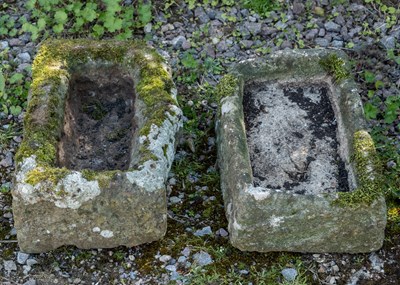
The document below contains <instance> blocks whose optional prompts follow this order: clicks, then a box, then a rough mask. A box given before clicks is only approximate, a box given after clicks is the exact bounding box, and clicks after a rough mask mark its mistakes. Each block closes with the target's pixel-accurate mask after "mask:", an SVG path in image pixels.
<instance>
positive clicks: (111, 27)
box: [104, 17, 122, 33]
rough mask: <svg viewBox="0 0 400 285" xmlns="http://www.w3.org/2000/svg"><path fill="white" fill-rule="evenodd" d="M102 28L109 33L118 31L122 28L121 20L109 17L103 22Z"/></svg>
mask: <svg viewBox="0 0 400 285" xmlns="http://www.w3.org/2000/svg"><path fill="white" fill-rule="evenodd" d="M104 27H106V28H107V30H108V31H109V32H111V33H113V32H115V31H117V30H120V29H121V28H122V19H119V18H115V17H110V18H109V19H107V20H106V21H105V22H104Z"/></svg>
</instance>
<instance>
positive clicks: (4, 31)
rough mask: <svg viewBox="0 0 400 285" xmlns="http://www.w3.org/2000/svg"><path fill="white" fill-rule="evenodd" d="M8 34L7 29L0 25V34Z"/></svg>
mask: <svg viewBox="0 0 400 285" xmlns="http://www.w3.org/2000/svg"><path fill="white" fill-rule="evenodd" d="M7 34H8V29H7V28H3V27H0V35H7Z"/></svg>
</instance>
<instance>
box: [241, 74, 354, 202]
mask: <svg viewBox="0 0 400 285" xmlns="http://www.w3.org/2000/svg"><path fill="white" fill-rule="evenodd" d="M329 97H331V91H330V89H329V86H328V85H327V84H317V83H313V84H303V85H298V84H297V85H292V86H291V85H287V84H284V85H283V84H279V83H268V82H252V83H250V84H247V85H246V86H245V90H244V96H243V109H244V117H245V123H246V132H247V143H248V146H249V151H250V161H251V166H252V170H253V177H254V186H261V187H265V188H268V189H274V190H277V191H288V192H292V193H296V194H311V195H315V194H319V193H330V192H336V191H348V190H349V186H348V181H347V171H346V170H345V168H344V162H343V160H342V159H341V158H340V156H339V154H338V141H337V136H336V131H337V122H336V118H335V114H334V111H333V108H332V106H331V100H330V98H329Z"/></svg>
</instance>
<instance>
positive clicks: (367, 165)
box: [333, 130, 383, 207]
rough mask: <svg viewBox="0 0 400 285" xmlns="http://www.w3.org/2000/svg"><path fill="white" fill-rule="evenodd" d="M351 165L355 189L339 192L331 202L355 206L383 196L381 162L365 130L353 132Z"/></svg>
mask: <svg viewBox="0 0 400 285" xmlns="http://www.w3.org/2000/svg"><path fill="white" fill-rule="evenodd" d="M352 160H353V162H352V163H353V165H354V166H355V171H356V178H357V184H358V185H357V186H358V187H357V189H355V190H354V191H352V192H340V193H339V198H338V199H336V200H334V202H333V204H334V205H338V206H342V207H345V206H350V207H357V206H360V205H362V204H364V205H365V204H366V205H371V204H372V203H373V202H374V201H375V200H376V199H378V198H380V197H382V196H383V190H382V189H381V188H382V185H383V177H382V174H381V173H382V171H381V164H380V160H379V157H378V155H377V153H376V149H375V145H374V142H373V140H372V138H371V136H370V135H369V134H368V132H367V131H365V130H360V131H357V132H355V133H354V136H353V156H352Z"/></svg>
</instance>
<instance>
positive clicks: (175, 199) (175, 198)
mask: <svg viewBox="0 0 400 285" xmlns="http://www.w3.org/2000/svg"><path fill="white" fill-rule="evenodd" d="M169 201H170V202H171V203H172V204H178V203H180V202H182V199H181V198H179V197H176V196H172V197H169Z"/></svg>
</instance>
